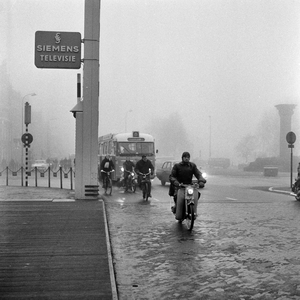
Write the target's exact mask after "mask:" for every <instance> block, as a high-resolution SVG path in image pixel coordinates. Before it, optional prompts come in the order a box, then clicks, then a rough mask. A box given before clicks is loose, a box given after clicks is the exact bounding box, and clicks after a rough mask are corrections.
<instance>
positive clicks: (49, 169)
mask: <svg viewBox="0 0 300 300" xmlns="http://www.w3.org/2000/svg"><path fill="white" fill-rule="evenodd" d="M48 187H50V166H49V167H48Z"/></svg>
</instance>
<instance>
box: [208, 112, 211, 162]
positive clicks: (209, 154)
mask: <svg viewBox="0 0 300 300" xmlns="http://www.w3.org/2000/svg"><path fill="white" fill-rule="evenodd" d="M208 157H209V158H211V116H209V153H208Z"/></svg>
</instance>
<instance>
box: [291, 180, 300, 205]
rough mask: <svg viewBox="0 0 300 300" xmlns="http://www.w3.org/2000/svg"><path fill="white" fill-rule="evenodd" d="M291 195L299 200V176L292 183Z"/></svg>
mask: <svg viewBox="0 0 300 300" xmlns="http://www.w3.org/2000/svg"><path fill="white" fill-rule="evenodd" d="M292 192H293V196H295V198H296V200H297V201H300V178H297V179H295V182H294V184H293V185H292Z"/></svg>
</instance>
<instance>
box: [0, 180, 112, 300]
mask: <svg viewBox="0 0 300 300" xmlns="http://www.w3.org/2000/svg"><path fill="white" fill-rule="evenodd" d="M0 243H1V248H0V299H89V300H90V299H114V300H115V299H117V291H116V284H115V277H114V271H113V267H112V259H111V250H110V242H109V235H108V228H107V221H106V214H105V206H104V203H103V201H102V200H89V201H88V200H77V201H75V200H74V194H73V192H72V191H70V190H64V189H55V188H35V187H12V186H0Z"/></svg>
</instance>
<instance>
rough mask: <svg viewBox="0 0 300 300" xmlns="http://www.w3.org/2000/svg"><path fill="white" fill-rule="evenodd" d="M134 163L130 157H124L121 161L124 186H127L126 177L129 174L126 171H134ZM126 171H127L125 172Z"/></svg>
mask: <svg viewBox="0 0 300 300" xmlns="http://www.w3.org/2000/svg"><path fill="white" fill-rule="evenodd" d="M134 167H135V166H134V163H133V162H132V161H131V160H130V157H126V161H125V162H124V163H123V168H124V186H125V187H126V186H127V179H128V176H129V173H128V172H133V171H134ZM126 171H128V172H126Z"/></svg>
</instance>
